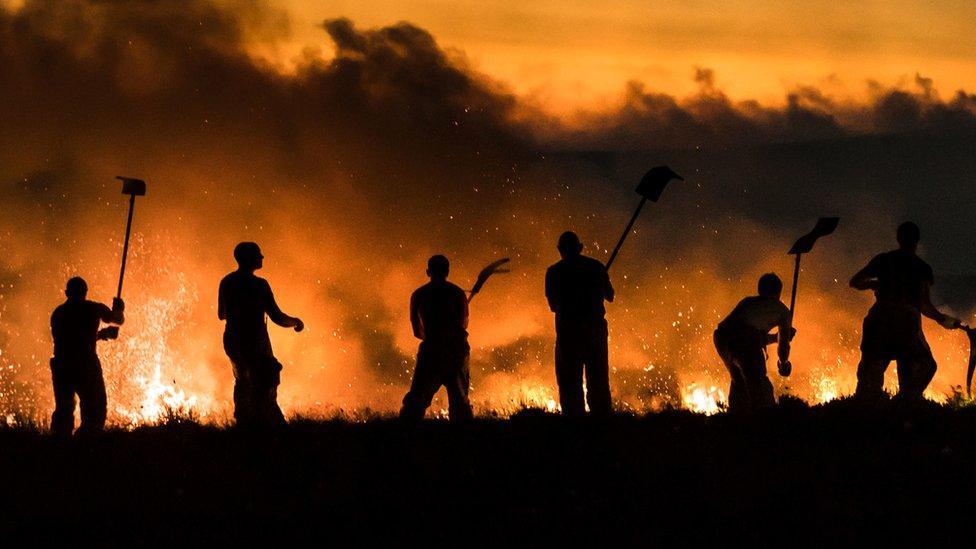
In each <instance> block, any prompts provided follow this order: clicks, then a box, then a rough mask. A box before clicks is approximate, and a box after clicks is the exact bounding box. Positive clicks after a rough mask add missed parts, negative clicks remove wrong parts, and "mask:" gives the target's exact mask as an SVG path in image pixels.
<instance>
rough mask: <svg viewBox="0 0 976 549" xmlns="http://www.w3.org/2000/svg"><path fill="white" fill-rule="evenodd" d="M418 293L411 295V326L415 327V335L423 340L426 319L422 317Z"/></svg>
mask: <svg viewBox="0 0 976 549" xmlns="http://www.w3.org/2000/svg"><path fill="white" fill-rule="evenodd" d="M418 301H419V299H418V298H417V293H416V292H414V293H413V295H411V296H410V326H411V327H413V337H415V338H417V339H419V340H421V341H423V339H424V321H423V319H421V318H420V303H418Z"/></svg>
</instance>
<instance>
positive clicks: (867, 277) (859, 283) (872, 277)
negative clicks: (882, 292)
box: [850, 256, 881, 290]
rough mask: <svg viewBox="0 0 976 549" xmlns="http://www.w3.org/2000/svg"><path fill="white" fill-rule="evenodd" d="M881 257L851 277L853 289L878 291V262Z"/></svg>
mask: <svg viewBox="0 0 976 549" xmlns="http://www.w3.org/2000/svg"><path fill="white" fill-rule="evenodd" d="M880 257H881V256H877V257H875V258H874V259H872V260H871V262H870V263H868V264H867V266H866V267H864V268H863V269H861V270H860V271H858V272H857V273H855V274H854V276H852V277H851V282H850V285H851V288H854V289H856V290H877V289H878V262H880V261H881V259H880Z"/></svg>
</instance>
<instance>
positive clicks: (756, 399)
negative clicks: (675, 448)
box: [713, 273, 794, 412]
mask: <svg viewBox="0 0 976 549" xmlns="http://www.w3.org/2000/svg"><path fill="white" fill-rule="evenodd" d="M758 286H759V287H758V291H759V295H754V296H749V297H747V298H745V299H743V300H742V301H740V302H739V304H738V305H736V306H735V308H734V309H732V312H731V313H729V316H727V317H725V319H724V320H722V321H721V322H719V324H718V328H717V329H716V330H715V334H714V336H713V339H714V341H715V349H716V350H717V351H718V354H719V356H720V357H722V362H724V363H725V367H726V368H728V370H729V375H730V377H731V378H732V383H731V386H730V387H729V410H730V411H732V412H743V411H749V410H758V409H762V408H767V407H769V406H772V405H773V404H774V403H775V400H774V399H773V384H772V383H770V382H769V377H768V376H767V375H766V344H767V343H768V342H769V339H770V338H769V332H770V331H771V330H772V329H773V328H779V334H778V337H777V340H778V342H779V344H778V349H777V351H778V352H777V354H778V356H779V361H780V363H785V362H787V361H789V359H790V340H791V339H792V338H793V334H794V330H793V329H792V328H791V327H790V310H789V308H788V307H787V306H786V305H784V304H783V302H782V301H780V295H781V294H782V292H783V281H782V280H780V279H779V277H778V276H776V275H775V274H773V273H767V274H764V275H762V276H761V277H759V285H758Z"/></svg>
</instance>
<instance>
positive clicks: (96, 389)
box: [51, 276, 125, 437]
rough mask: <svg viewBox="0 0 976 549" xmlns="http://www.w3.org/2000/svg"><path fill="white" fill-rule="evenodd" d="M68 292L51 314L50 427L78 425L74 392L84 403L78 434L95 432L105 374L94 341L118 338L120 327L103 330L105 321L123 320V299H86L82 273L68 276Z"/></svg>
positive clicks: (101, 421)
mask: <svg viewBox="0 0 976 549" xmlns="http://www.w3.org/2000/svg"><path fill="white" fill-rule="evenodd" d="M64 295H65V296H66V297H67V300H66V301H65V302H64V303H62V304H61V305H58V307H57V308H56V309H54V313H52V314H51V335H52V336H53V338H54V357H53V358H51V377H52V380H53V382H54V413H53V414H52V415H51V432H52V433H53V434H55V435H57V436H62V437H67V436H71V432H72V431H73V430H74V427H75V394H77V395H78V400H79V401H80V407H81V425H80V426H79V427H78V434H79V435H80V434H92V433H97V432H99V431H101V430H102V429H103V428H104V427H105V415H106V401H105V380H104V378H103V377H102V364H101V362H100V361H99V360H98V353H97V352H96V350H95V343H96V342H97V341H98V340H99V339H115V337H117V336H118V328H105V329H103V330H99V329H98V328H99V325H100V323H102V322H106V323H109V324H116V325H119V324H122V323H123V322H124V321H125V316H124V315H123V311H125V303H123V302H122V300H121V299H119V298H115V299H113V300H112V308H111V309H109V308H108V307H107V306H106V305H104V304H102V303H98V302H95V301H88V299H87V297H88V284H87V283H86V282H85V281H84V279H82V278H81V277H77V276H76V277H74V278H72V279H70V280H68V284H67V286H66V287H65V290H64Z"/></svg>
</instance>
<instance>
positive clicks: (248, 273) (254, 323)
mask: <svg viewBox="0 0 976 549" xmlns="http://www.w3.org/2000/svg"><path fill="white" fill-rule="evenodd" d="M234 259H236V260H237V270H236V271H234V272H232V273H230V274H229V275H227V276H225V277H224V279H223V280H221V281H220V292H219V296H218V300H217V316H218V318H220V319H221V320H226V321H227V323H226V326H225V328H224V351H225V352H226V353H227V356H228V357H229V358H230V360H231V363H233V365H234V419H235V420H237V425H239V426H241V427H252V426H259V427H275V426H279V425H284V423H285V418H284V416H283V415H282V413H281V409H280V408H279V407H278V401H277V399H278V385H279V384H280V383H281V363H280V362H278V359H276V358H275V356H274V353H273V352H272V351H271V339H270V338H269V337H268V324H267V321H266V320H265V315H267V317H269V318H271V321H272V322H274V323H275V324H277V325H279V326H282V327H284V328H294V329H295V331H296V332H301V331H302V330H304V329H305V324H304V323H303V322H302V321H301V319H298V318H295V317H292V316H288V315H286V314H285V313H283V312H282V311H281V309H280V308H279V307H278V304H277V303H276V302H275V298H274V294H273V293H272V292H271V285H270V284H268V281H267V280H265V279H263V278H260V277H257V276H255V275H254V271H256V270H258V269H260V268H261V267H262V266H263V260H264V256H263V255H261V249H260V248H259V247H258V245H257V244H255V243H254V242H241V243H240V244H238V245H237V246H236V247H235V248H234Z"/></svg>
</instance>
